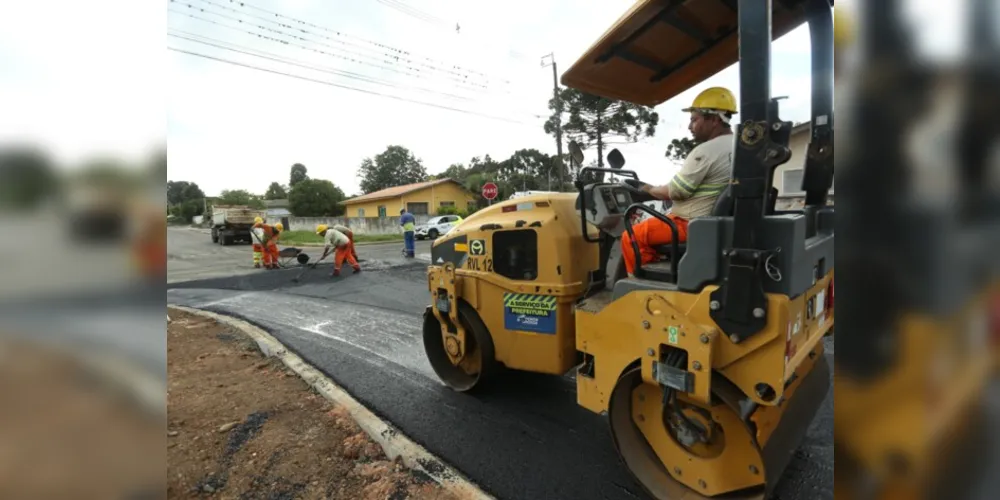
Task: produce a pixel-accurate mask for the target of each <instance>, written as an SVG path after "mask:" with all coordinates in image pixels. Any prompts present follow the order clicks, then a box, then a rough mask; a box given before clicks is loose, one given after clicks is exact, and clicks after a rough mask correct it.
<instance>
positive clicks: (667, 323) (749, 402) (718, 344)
mask: <svg viewBox="0 0 1000 500" xmlns="http://www.w3.org/2000/svg"><path fill="white" fill-rule="evenodd" d="M806 21H808V22H809V24H810V31H811V36H812V41H813V59H812V65H813V98H812V102H813V105H812V114H813V116H812V121H811V143H810V145H809V150H808V154H807V158H806V159H805V175H804V180H803V186H802V187H803V190H804V191H805V192H806V193H807V196H806V204H805V206H804V207H803V208H802V209H799V210H791V211H781V210H777V209H776V206H775V205H776V196H775V195H774V194H775V192H776V190H775V189H774V188H773V187H772V179H773V176H774V169H775V168H777V167H778V166H779V165H781V164H783V163H785V162H787V161H788V159H789V158H790V156H791V153H790V150H789V147H788V143H789V139H790V134H791V130H792V123H791V122H788V121H782V120H781V119H780V118H779V116H778V99H772V98H771V95H770V87H771V85H770V74H771V71H770V66H771V63H770V44H771V42H772V39H773V37H774V36H780V35H781V34H784V33H787V32H788V31H790V30H792V29H793V28H795V27H797V26H799V25H801V24H802V23H804V22H806ZM832 52H833V23H832V8H831V6H830V3H829V2H828V1H827V0H784V1H780V2H772V1H770V0H739V1H736V0H733V1H724V0H688V1H683V0H678V1H666V0H663V1H653V0H643V1H639V2H637V3H636V4H635V5H634V6H633V7H632V8H631V9H630V10H629V11H628V12H627V13H626V14H625V15H624V16H623V17H622V18H621V19H619V20H618V21H617V22H616V23H615V24H614V26H613V27H612V28H611V29H610V30H609V31H608V32H606V33H605V34H604V35H602V36H601V38H600V40H599V41H598V42H597V43H596V44H595V45H594V46H593V47H591V48H590V49H589V50H588V51H587V52H586V53H585V54H584V55H583V57H582V58H581V59H580V60H579V61H578V62H576V64H574V65H573V66H572V67H571V68H570V69H569V71H567V72H566V73H565V74H564V75H563V78H562V81H563V83H564V84H565V85H567V86H569V87H573V88H577V89H580V90H581V91H584V92H588V93H591V94H595V95H598V96H602V97H607V98H612V99H619V100H626V101H630V102H634V103H638V104H643V105H649V106H654V105H657V104H660V103H662V102H664V101H666V100H668V99H670V98H672V97H675V96H676V95H678V94H679V93H681V92H683V91H684V90H686V89H688V88H690V87H692V86H694V85H697V84H699V83H701V82H702V81H704V80H705V79H706V78H708V77H710V76H712V75H713V74H715V73H717V72H719V71H721V70H722V69H724V68H726V67H727V66H730V65H732V64H733V63H735V62H737V60H739V62H740V66H739V71H740V100H741V106H740V108H739V115H738V118H739V124H738V125H737V127H736V130H735V133H734V135H733V138H734V143H735V147H734V154H733V164H732V166H733V172H732V177H731V180H730V183H729V185H728V187H727V188H726V189H725V191H724V192H723V194H722V195H721V196H719V197H718V199H717V201H716V203H715V206H714V208H713V211H712V214H711V215H710V216H705V217H698V218H695V219H692V220H691V221H690V223H689V225H688V236H687V239H686V241H685V242H680V241H678V236H677V233H676V228H675V227H674V228H673V231H674V238H673V243H672V244H670V245H668V246H666V247H665V248H658V249H657V252H658V253H659V254H660V259H659V260H658V261H656V262H653V263H649V264H645V265H643V264H642V262H636V267H635V268H634V272H633V273H631V274H628V273H625V272H624V269H625V266H624V261H623V260H622V257H621V248H620V247H621V241H622V235H623V234H624V233H629V234H633V228H632V220H633V217H632V216H633V215H635V214H638V213H640V212H644V213H646V214H647V215H648V216H650V217H655V218H657V219H659V220H661V221H663V222H664V223H665V224H667V225H668V226H670V225H671V220H670V219H669V218H667V217H665V216H664V215H663V214H661V213H659V212H656V211H654V210H652V209H651V208H650V207H648V206H647V205H646V204H645V203H644V202H646V201H649V198H648V196H647V195H645V194H644V193H642V192H640V191H638V190H635V189H633V188H632V187H631V186H630V185H629V184H628V183H613V182H604V175H605V174H608V173H610V174H613V175H614V176H617V177H631V178H633V179H636V180H638V176H637V175H636V174H635V172H632V171H629V170H624V169H622V167H623V165H624V158H623V157H622V155H621V153H619V152H618V151H617V150H616V151H612V152H611V153H610V154H609V155H608V162H609V164H610V165H611V167H612V168H607V169H604V168H600V169H598V168H584V169H581V171H580V172H579V174H578V176H577V181H576V192H575V193H545V194H537V195H532V196H525V197H521V198H517V199H513V200H507V201H504V202H501V203H497V204H494V205H492V206H491V207H489V208H487V209H484V210H481V211H479V212H477V213H475V214H473V215H472V216H470V217H468V218H467V219H465V220H464V221H463V222H462V223H460V224H459V225H458V226H456V227H455V228H454V229H453V230H452V231H450V232H449V233H448V234H446V235H444V236H443V237H441V238H439V239H437V240H436V241H435V242H434V244H433V246H432V249H431V260H432V262H431V265H430V266H429V268H428V272H427V280H428V281H427V283H428V288H429V292H430V302H431V304H430V305H429V306H428V307H427V309H426V311H425V314H424V324H423V340H424V347H425V351H426V355H427V356H428V358H429V361H430V363H431V365H432V367H433V369H434V370H435V372H436V373H437V375H438V376H439V377H440V379H441V380H442V381H443V382H444V383H445V384H447V385H448V386H449V387H451V388H453V389H454V390H457V391H463V392H464V391H475V390H479V389H483V388H485V387H487V386H488V385H489V384H502V383H503V377H502V376H497V375H499V372H500V371H501V370H502V369H505V368H506V369H513V370H525V371H530V372H537V373H544V374H552V375H556V376H561V375H565V374H568V373H572V374H573V375H574V376H575V380H576V384H577V401H578V403H579V404H580V405H581V406H583V407H584V408H586V409H588V410H590V411H593V412H596V413H601V414H605V413H606V414H607V418H608V421H609V423H610V428H611V434H612V437H613V441H614V443H615V446H616V448H617V451H618V454H619V456H620V457H621V459H622V461H623V462H624V465H625V466H626V467H627V468H628V470H629V471H630V472H631V473H632V475H633V476H634V477H635V478H636V479H637V481H638V482H639V483H640V484H641V485H642V487H643V488H644V489H645V490H646V492H647V493H648V494H649V495H650V496H652V497H653V498H656V499H682V498H683V499H696V498H720V497H721V498H765V497H766V496H767V495H768V494H769V493H770V491H771V490H772V489H773V488H774V486H775V485H776V484H777V482H778V479H779V477H780V476H781V474H782V472H783V470H784V469H785V467H786V466H787V464H788V462H789V461H790V459H791V457H792V455H793V452H794V450H795V448H796V447H797V445H798V443H799V442H800V440H801V438H802V436H803V435H804V434H805V432H806V429H807V428H808V426H809V424H810V423H811V421H812V419H813V417H814V415H815V414H816V412H817V411H818V409H819V407H820V405H821V403H822V401H823V399H824V397H825V396H826V394H827V393H828V391H829V386H830V370H829V366H828V364H827V362H826V358H825V357H824V355H823V342H822V338H823V337H824V336H827V335H829V334H831V333H832V332H833V324H834V300H833V297H834V293H833V292H834V288H833V287H834V283H833V268H834V208H833V207H832V206H829V205H828V203H827V193H828V192H829V190H830V187H831V186H832V182H833V168H832V161H833V154H832V153H833V134H832V125H833V85H832V77H833V56H832ZM571 151H572V153H573V155H574V156H575V157H576V159H577V160H579V159H580V157H581V156H582V151H580V150H579V149H578V148H575V149H574V148H571ZM591 179H592V180H593V181H591ZM584 180H587V182H584ZM630 241H632V242H633V243H632V244H633V245H635V243H634V241H635V240H634V238H632V239H631V240H630ZM633 250H634V252H633V254H634V255H636V256H638V255H639V254H640V252H639V249H638V247H636V246H633ZM637 260H638V257H637Z"/></svg>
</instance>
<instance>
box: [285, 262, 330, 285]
mask: <svg viewBox="0 0 1000 500" xmlns="http://www.w3.org/2000/svg"><path fill="white" fill-rule="evenodd" d="M324 258H326V256H323V257H322V258H320V259H319V260H317V261H316V262H313V263H312V264H304V265H303V267H304V268H305V269H303V270H302V271H301V272H300V273H299V275H298V276H296V277H294V278H292V283H298V282H299V280H301V279H302V276H304V275H305V274H306V273H307V272H309V270H310V269H313V268H315V267H316V265H317V264H319V263H320V262H321V261H322V260H323V259H324Z"/></svg>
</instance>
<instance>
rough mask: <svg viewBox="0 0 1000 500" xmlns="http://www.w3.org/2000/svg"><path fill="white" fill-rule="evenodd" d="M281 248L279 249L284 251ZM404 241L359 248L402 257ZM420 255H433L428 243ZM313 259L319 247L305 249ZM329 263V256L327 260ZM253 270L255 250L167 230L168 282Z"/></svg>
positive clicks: (202, 232) (186, 230)
mask: <svg viewBox="0 0 1000 500" xmlns="http://www.w3.org/2000/svg"><path fill="white" fill-rule="evenodd" d="M283 247H284V245H280V246H279V248H283ZM402 248H403V243H402V242H393V243H377V244H362V245H358V257H359V258H362V259H387V258H394V257H399V256H400V252H401V250H402ZM416 248H417V253H418V254H419V253H422V252H427V253H429V252H430V242H429V241H418V242H417V247H416ZM305 252H306V253H307V254H308V255H310V256H311V257H312V258H313V259H318V258H319V257H320V256H321V255H323V249H322V248H319V247H306V249H305ZM327 260H330V257H327ZM259 271H260V270H259V269H254V267H253V249H252V247H251V245H249V244H237V245H230V246H222V245H220V244H218V243H212V233H211V231H209V230H208V229H198V228H192V227H170V228H168V229H167V283H174V282H178V281H188V280H195V279H205V278H212V277H221V276H234V275H242V274H248V273H256V272H259Z"/></svg>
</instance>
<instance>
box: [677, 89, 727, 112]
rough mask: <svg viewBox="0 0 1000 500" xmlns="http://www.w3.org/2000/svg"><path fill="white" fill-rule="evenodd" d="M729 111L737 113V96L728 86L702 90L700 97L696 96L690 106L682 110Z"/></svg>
mask: <svg viewBox="0 0 1000 500" xmlns="http://www.w3.org/2000/svg"><path fill="white" fill-rule="evenodd" d="M700 110H705V111H727V112H729V113H736V112H737V111H736V96H734V95H733V93H732V92H730V91H729V89H727V88H723V87H711V88H707V89H705V90H703V91H701V93H700V94H698V97H695V98H694V102H693V103H691V107H690V108H685V109H682V110H681V111H684V112H685V113H686V112H689V111H700Z"/></svg>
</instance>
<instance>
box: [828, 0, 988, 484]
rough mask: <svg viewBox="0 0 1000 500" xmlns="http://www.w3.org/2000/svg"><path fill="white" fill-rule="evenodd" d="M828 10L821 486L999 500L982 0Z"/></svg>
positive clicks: (892, 3)
mask: <svg viewBox="0 0 1000 500" xmlns="http://www.w3.org/2000/svg"><path fill="white" fill-rule="evenodd" d="M923 4H928V5H927V7H926V8H924V5H923ZM837 10H839V12H838V13H837V26H836V28H837V34H838V54H837V72H838V74H837V77H836V86H837V93H838V96H837V97H838V101H839V103H840V106H839V110H838V111H839V112H840V113H839V115H838V117H839V126H838V127H836V128H837V134H838V135H839V136H840V137H839V140H840V142H839V144H838V146H837V148H836V166H837V167H838V169H839V174H838V175H837V178H838V179H839V181H837V183H838V184H840V186H841V193H839V194H840V196H839V198H838V200H837V202H838V206H837V211H838V213H839V216H840V220H839V221H838V224H837V233H838V236H839V239H838V248H837V251H838V253H839V256H838V258H837V263H838V264H839V266H838V267H839V272H838V273H837V279H838V281H840V284H839V285H838V290H839V291H840V293H841V296H840V299H839V300H838V301H837V303H838V305H839V306H840V309H841V310H840V314H839V318H840V320H841V321H840V324H839V325H838V327H839V328H838V329H837V330H838V331H837V334H836V348H837V353H836V376H835V395H836V436H835V446H836V454H837V456H836V461H837V468H836V487H837V492H836V496H837V498H838V499H840V498H843V499H855V498H858V499H860V498H904V499H908V498H949V499H960V498H962V499H964V498H982V499H987V498H1000V479H998V477H997V472H1000V461H998V460H997V455H998V451H1000V449H998V442H1000V441H998V440H997V439H996V438H995V434H996V430H997V428H998V427H1000V417H998V413H997V404H996V395H997V394H998V391H997V380H996V372H997V359H998V357H1000V273H998V271H1000V265H998V260H1000V259H998V256H1000V175H998V174H1000V135H998V132H1000V127H998V124H997V116H1000V99H998V97H1000V94H998V92H997V89H998V88H1000V37H998V33H1000V29H998V28H1000V26H998V24H1000V9H998V2H996V1H992V0H991V1H968V2H951V3H933V4H932V3H930V2H900V1H882V2H850V3H849V4H847V5H846V6H845V5H843V3H841V5H839V6H838V7H837Z"/></svg>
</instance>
